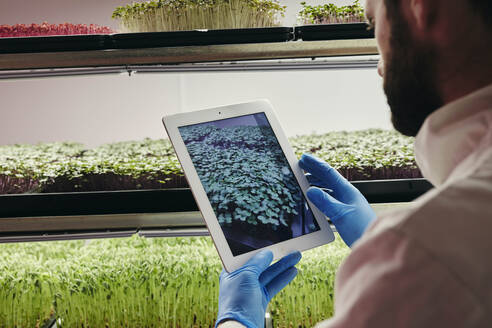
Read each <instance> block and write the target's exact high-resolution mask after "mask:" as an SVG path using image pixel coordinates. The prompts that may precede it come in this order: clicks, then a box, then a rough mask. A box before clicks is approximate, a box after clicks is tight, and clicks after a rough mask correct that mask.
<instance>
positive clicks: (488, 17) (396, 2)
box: [384, 0, 492, 28]
mask: <svg viewBox="0 0 492 328" xmlns="http://www.w3.org/2000/svg"><path fill="white" fill-rule="evenodd" d="M465 1H466V2H468V5H469V6H470V8H471V9H472V10H473V11H474V12H475V13H476V14H477V15H478V16H479V17H481V18H482V21H483V22H484V23H485V25H487V26H488V27H489V28H492V0H465ZM384 4H385V5H386V9H387V11H388V17H389V18H391V16H394V15H398V14H399V10H400V0H384ZM396 17H399V16H396Z"/></svg>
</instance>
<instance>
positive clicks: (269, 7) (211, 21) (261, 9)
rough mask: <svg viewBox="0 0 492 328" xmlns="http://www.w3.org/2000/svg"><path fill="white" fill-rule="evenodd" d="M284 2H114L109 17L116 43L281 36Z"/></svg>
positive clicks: (288, 35) (289, 32)
mask: <svg viewBox="0 0 492 328" xmlns="http://www.w3.org/2000/svg"><path fill="white" fill-rule="evenodd" d="M284 12H285V6H281V5H280V4H279V2H278V1H277V0H213V1H212V0H201V1H190V0H150V1H146V2H134V3H131V4H128V5H126V6H120V7H117V8H116V9H115V10H114V12H113V16H112V17H113V18H114V19H116V20H118V21H119V24H120V31H121V32H123V33H120V34H114V35H113V36H112V40H113V46H114V47H115V48H134V47H159V46H186V45H209V44H230V43H256V42H283V41H289V40H291V39H292V38H293V28H292V27H281V26H280V25H281V24H280V21H279V18H280V17H282V16H283V15H284Z"/></svg>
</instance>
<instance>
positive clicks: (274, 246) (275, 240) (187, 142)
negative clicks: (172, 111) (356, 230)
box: [162, 100, 335, 272]
mask: <svg viewBox="0 0 492 328" xmlns="http://www.w3.org/2000/svg"><path fill="white" fill-rule="evenodd" d="M162 121H163V123H164V126H165V128H166V130H167V133H168V135H169V138H170V140H171V142H172V144H173V146H174V149H175V150H176V154H177V156H178V159H179V161H180V162H181V166H182V167H183V171H184V173H185V175H186V178H187V180H188V183H189V185H190V187H191V191H192V192H193V195H194V197H195V200H196V203H197V205H198V207H199V208H200V211H201V213H202V215H203V218H204V219H205V222H206V224H207V227H208V230H209V231H210V235H211V236H212V239H213V241H214V243H215V247H216V248H217V251H218V253H219V255H220V258H221V259H222V263H223V265H224V268H225V269H226V270H227V271H229V272H230V271H233V270H235V269H237V268H239V267H241V266H242V265H243V264H244V263H245V262H246V261H247V260H248V259H249V258H250V257H251V256H253V255H254V254H255V253H256V252H258V251H259V250H261V249H264V248H268V249H270V250H271V251H272V252H273V254H274V258H275V259H278V258H281V257H283V256H284V255H286V254H288V253H289V252H291V251H294V250H299V251H303V250H306V249H310V248H313V247H316V246H320V245H323V244H326V243H329V242H331V241H333V240H334V238H335V237H334V235H333V232H332V231H331V228H330V225H329V223H328V221H327V219H326V217H325V216H324V215H323V214H322V213H321V212H320V211H319V210H317V209H316V207H315V206H314V205H312V204H311V203H310V202H309V201H307V198H306V194H305V192H306V189H307V188H308V187H309V183H308V181H307V180H306V178H305V176H304V174H303V171H302V169H301V168H300V167H299V165H298V163H297V158H296V156H295V155H294V152H293V151H292V148H291V147H290V144H289V142H288V140H287V137H286V136H285V134H284V133H283V131H282V129H281V127H280V124H279V122H278V120H277V118H276V117H275V115H274V112H273V109H272V106H271V104H270V103H269V102H268V101H266V100H260V101H254V102H248V103H242V104H236V105H229V106H223V107H216V108H209V109H205V110H201V111H194V112H189V113H183V114H177V115H172V116H166V117H164V118H163V119H162Z"/></svg>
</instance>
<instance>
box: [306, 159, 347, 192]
mask: <svg viewBox="0 0 492 328" xmlns="http://www.w3.org/2000/svg"><path fill="white" fill-rule="evenodd" d="M299 166H300V167H301V168H302V169H303V170H304V171H306V172H307V173H310V174H311V175H313V176H315V177H316V179H317V180H318V181H322V183H323V185H322V186H321V187H325V188H330V189H333V191H334V192H335V197H336V196H337V194H346V193H347V192H350V191H352V190H353V189H354V186H352V185H351V184H350V182H348V181H347V180H346V179H345V178H344V177H343V176H342V175H341V174H340V173H338V171H337V170H335V169H334V168H333V167H331V166H330V165H329V164H328V163H326V162H324V161H322V160H320V159H318V158H316V157H315V156H313V155H310V154H303V155H302V157H301V159H300V160H299Z"/></svg>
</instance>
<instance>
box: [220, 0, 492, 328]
mask: <svg viewBox="0 0 492 328" xmlns="http://www.w3.org/2000/svg"><path fill="white" fill-rule="evenodd" d="M366 15H367V18H368V21H369V24H370V25H371V26H372V27H374V28H375V34H376V39H377V43H378V47H379V52H380V54H381V61H380V64H379V66H378V72H379V74H380V75H381V76H382V77H383V80H384V90H385V93H386V95H387V98H388V103H389V105H390V108H391V112H392V122H393V125H394V126H395V128H396V129H397V130H398V131H400V132H401V133H403V134H405V135H410V136H415V135H416V141H415V153H416V159H417V163H418V164H419V167H420V169H421V171H422V173H423V175H424V176H425V177H426V178H427V179H428V180H429V181H431V182H432V183H433V184H434V186H435V188H434V190H432V191H431V192H429V193H427V194H426V195H424V196H423V197H421V198H419V199H418V200H417V201H416V202H414V203H413V204H412V205H411V206H410V207H409V208H408V209H405V210H400V211H395V212H392V213H388V214H387V215H385V216H382V217H379V218H378V219H377V220H374V221H373V219H374V217H375V215H374V212H373V211H372V210H371V208H370V206H369V205H368V204H367V202H366V201H365V199H364V198H363V196H362V195H360V194H359V193H358V192H357V191H356V190H355V189H354V188H353V187H352V186H351V185H350V184H349V183H348V182H347V181H346V180H344V179H343V178H342V177H340V176H339V175H338V174H337V173H336V172H335V170H333V169H331V168H330V167H329V166H328V165H327V164H326V163H323V162H322V161H320V160H318V159H316V158H314V157H312V156H308V155H305V156H303V157H302V159H301V161H300V165H301V167H302V168H303V169H304V170H305V171H306V172H307V173H310V174H311V177H310V179H315V180H318V181H321V182H322V183H324V185H326V186H328V187H329V188H331V189H333V190H334V193H333V194H332V195H329V194H327V193H325V192H324V191H323V190H321V189H318V188H315V187H311V188H310V189H309V191H308V197H309V198H310V200H311V201H312V202H313V203H314V204H315V205H316V206H317V207H318V208H320V209H321V210H322V211H323V212H324V213H325V214H326V215H327V216H329V217H330V218H331V219H332V220H333V222H334V224H335V225H336V226H337V229H338V231H339V232H340V235H341V236H342V238H343V239H344V240H345V242H346V243H347V244H348V245H351V244H352V243H354V245H353V250H352V253H351V254H350V255H349V256H348V258H347V259H346V261H345V262H344V263H343V265H342V266H341V267H340V270H339V272H338V276H337V281H336V286H335V315H334V317H333V318H331V319H330V320H327V321H325V322H323V323H321V324H319V327H330V328H333V327H337V328H339V327H350V328H358V327H377V328H383V327H492V64H491V61H492V1H490V0H367V3H366ZM371 221H373V222H372V223H371ZM366 228H367V229H366ZM364 231H365V232H364ZM362 234H363V236H362V237H361V235H362ZM359 237H361V238H360V239H359ZM299 259H300V254H299V253H294V254H291V255H288V256H286V257H285V258H283V259H281V260H280V261H278V262H277V263H275V264H273V265H271V266H269V265H270V262H271V260H272V258H271V253H269V252H260V253H259V254H257V255H256V256H255V257H253V258H252V259H251V260H250V262H248V263H247V264H246V265H245V266H244V267H243V268H241V269H239V270H237V271H235V272H232V273H230V274H228V273H223V274H222V275H221V282H220V296H219V315H218V320H217V325H218V326H219V327H221V328H226V327H243V326H247V327H263V316H264V313H265V308H266V305H267V304H268V301H269V300H270V299H271V297H273V296H274V295H275V294H276V293H277V292H278V291H279V290H281V289H282V288H283V287H284V286H285V285H286V284H288V283H289V282H290V281H291V280H292V279H293V278H294V277H295V275H296V273H297V271H296V269H295V267H294V265H295V264H296V263H297V261H299Z"/></svg>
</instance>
